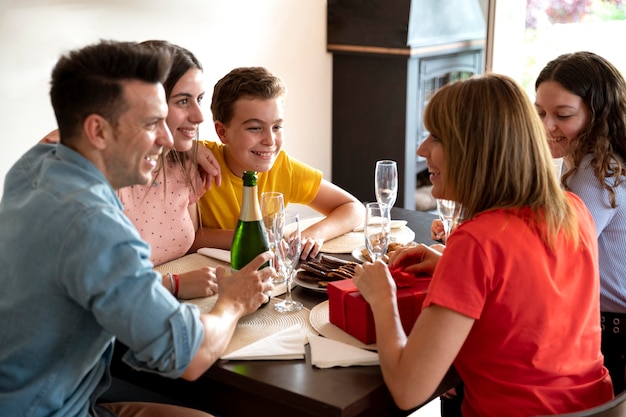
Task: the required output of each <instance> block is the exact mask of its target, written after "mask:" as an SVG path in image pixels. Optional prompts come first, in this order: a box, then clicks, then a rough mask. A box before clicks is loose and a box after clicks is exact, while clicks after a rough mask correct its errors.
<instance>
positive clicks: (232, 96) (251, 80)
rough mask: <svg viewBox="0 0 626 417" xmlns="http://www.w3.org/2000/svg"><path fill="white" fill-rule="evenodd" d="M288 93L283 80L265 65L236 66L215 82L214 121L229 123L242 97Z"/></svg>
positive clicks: (212, 103)
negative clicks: (235, 106) (236, 104)
mask: <svg viewBox="0 0 626 417" xmlns="http://www.w3.org/2000/svg"><path fill="white" fill-rule="evenodd" d="M285 94H287V87H285V84H284V83H283V81H282V80H281V79H280V78H278V77H276V76H274V75H272V73H270V72H269V71H268V70H267V69H265V68H263V67H241V68H235V69H234V70H232V71H231V72H229V73H228V74H226V75H225V76H224V78H222V79H221V80H219V81H218V82H217V84H215V87H214V89H213V97H212V99H211V112H212V113H213V121H218V120H219V121H220V122H222V123H228V122H230V120H231V119H232V117H233V106H234V104H235V102H236V101H237V100H239V99H240V98H242V97H250V98H261V99H266V100H268V99H272V98H276V97H280V96H284V95H285Z"/></svg>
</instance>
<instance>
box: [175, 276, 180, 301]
mask: <svg viewBox="0 0 626 417" xmlns="http://www.w3.org/2000/svg"><path fill="white" fill-rule="evenodd" d="M173 276H174V297H178V289H179V288H180V281H179V280H178V275H176V274H173Z"/></svg>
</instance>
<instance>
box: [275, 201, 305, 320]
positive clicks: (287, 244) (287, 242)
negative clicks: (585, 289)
mask: <svg viewBox="0 0 626 417" xmlns="http://www.w3.org/2000/svg"><path fill="white" fill-rule="evenodd" d="M283 217H284V222H283V225H284V234H283V235H282V236H283V238H282V239H280V240H279V239H278V238H277V240H276V253H277V254H278V257H279V259H280V265H281V267H282V269H283V272H284V275H285V285H286V286H287V293H286V295H285V299H284V300H283V301H280V302H278V303H276V304H274V308H275V309H276V311H279V312H281V313H290V312H294V311H300V310H301V309H302V303H300V302H298V301H294V300H293V299H292V298H291V281H292V280H293V276H294V274H295V270H296V265H298V261H299V260H300V251H301V249H302V247H301V235H300V216H299V215H298V213H294V212H285V214H284V216H283Z"/></svg>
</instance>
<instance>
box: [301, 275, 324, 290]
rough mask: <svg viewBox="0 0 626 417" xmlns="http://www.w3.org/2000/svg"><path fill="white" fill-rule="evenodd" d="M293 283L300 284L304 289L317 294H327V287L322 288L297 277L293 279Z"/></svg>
mask: <svg viewBox="0 0 626 417" xmlns="http://www.w3.org/2000/svg"><path fill="white" fill-rule="evenodd" d="M293 282H295V283H296V284H298V285H299V286H301V287H302V288H306V289H307V290H312V291H316V292H326V288H325V287H320V286H319V285H317V284H313V283H312V282H307V281H304V280H301V279H300V278H298V276H297V275H296V276H295V277H293Z"/></svg>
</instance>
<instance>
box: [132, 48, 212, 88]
mask: <svg viewBox="0 0 626 417" xmlns="http://www.w3.org/2000/svg"><path fill="white" fill-rule="evenodd" d="M141 45H143V46H147V47H148V48H151V49H153V50H155V51H157V52H158V51H167V52H168V53H169V54H170V55H171V56H172V58H171V65H170V69H169V73H168V74H167V79H166V80H165V81H164V82H163V88H164V89H165V97H166V98H167V99H169V98H170V95H171V94H172V90H173V89H174V86H175V85H176V83H177V82H178V80H180V79H181V78H182V76H183V75H185V74H186V73H187V71H189V70H190V69H191V68H197V69H199V70H200V71H203V70H204V69H203V68H202V64H201V63H200V61H199V60H198V58H196V56H195V55H194V54H193V53H191V51H190V50H188V49H186V48H183V47H182V46H178V45H175V44H173V43H170V42H168V41H162V40H149V41H144V42H141Z"/></svg>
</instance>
